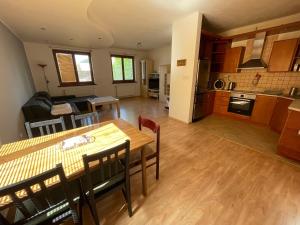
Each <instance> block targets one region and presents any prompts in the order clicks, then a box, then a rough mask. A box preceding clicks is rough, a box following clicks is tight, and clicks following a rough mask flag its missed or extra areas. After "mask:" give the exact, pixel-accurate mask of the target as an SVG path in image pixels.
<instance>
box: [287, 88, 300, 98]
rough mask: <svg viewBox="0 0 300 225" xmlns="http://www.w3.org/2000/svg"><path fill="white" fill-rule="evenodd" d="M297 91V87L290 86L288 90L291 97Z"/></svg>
mask: <svg viewBox="0 0 300 225" xmlns="http://www.w3.org/2000/svg"><path fill="white" fill-rule="evenodd" d="M297 92H298V88H296V87H291V89H290V92H289V96H290V97H293V96H295V95H296V94H297Z"/></svg>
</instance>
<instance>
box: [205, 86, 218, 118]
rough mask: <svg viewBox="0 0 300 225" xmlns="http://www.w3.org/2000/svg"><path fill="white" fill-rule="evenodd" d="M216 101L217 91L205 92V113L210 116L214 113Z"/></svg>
mask: <svg viewBox="0 0 300 225" xmlns="http://www.w3.org/2000/svg"><path fill="white" fill-rule="evenodd" d="M214 101H215V92H213V91H212V92H208V93H205V94H204V109H205V115H206V116H208V115H210V114H212V113H213V110H214Z"/></svg>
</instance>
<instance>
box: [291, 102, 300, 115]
mask: <svg viewBox="0 0 300 225" xmlns="http://www.w3.org/2000/svg"><path fill="white" fill-rule="evenodd" d="M289 110H294V111H298V112H300V99H295V100H294V101H293V102H292V104H290V106H289Z"/></svg>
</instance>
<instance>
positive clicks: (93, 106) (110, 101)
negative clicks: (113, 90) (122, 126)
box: [88, 96, 120, 118]
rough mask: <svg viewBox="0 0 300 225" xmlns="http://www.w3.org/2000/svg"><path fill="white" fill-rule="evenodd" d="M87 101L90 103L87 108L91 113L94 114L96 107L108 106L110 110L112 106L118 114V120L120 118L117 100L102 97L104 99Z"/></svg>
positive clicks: (98, 98) (110, 97)
mask: <svg viewBox="0 0 300 225" xmlns="http://www.w3.org/2000/svg"><path fill="white" fill-rule="evenodd" d="M88 101H89V103H91V104H90V106H89V107H90V111H91V112H96V107H97V106H100V105H109V106H110V108H111V109H112V105H115V106H116V110H117V113H118V118H120V102H119V99H117V98H114V97H112V96H104V97H97V98H94V99H89V100H88Z"/></svg>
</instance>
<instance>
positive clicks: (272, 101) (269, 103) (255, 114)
mask: <svg viewBox="0 0 300 225" xmlns="http://www.w3.org/2000/svg"><path fill="white" fill-rule="evenodd" d="M276 100H277V97H276V96H266V95H257V96H256V99H255V104H254V108H253V111H252V114H251V121H253V122H255V123H260V124H264V125H269V123H270V121H271V118H272V115H273V111H274V108H275V105H276Z"/></svg>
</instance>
